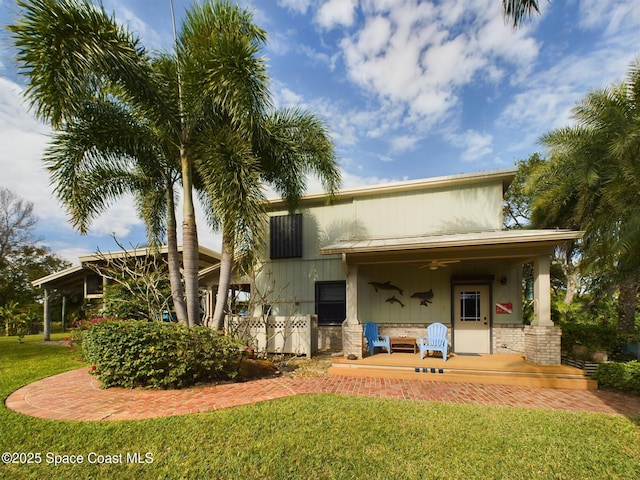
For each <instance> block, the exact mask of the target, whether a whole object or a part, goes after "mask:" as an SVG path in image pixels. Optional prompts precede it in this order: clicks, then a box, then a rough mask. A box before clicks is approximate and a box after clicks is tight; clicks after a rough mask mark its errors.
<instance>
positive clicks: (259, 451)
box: [0, 335, 640, 480]
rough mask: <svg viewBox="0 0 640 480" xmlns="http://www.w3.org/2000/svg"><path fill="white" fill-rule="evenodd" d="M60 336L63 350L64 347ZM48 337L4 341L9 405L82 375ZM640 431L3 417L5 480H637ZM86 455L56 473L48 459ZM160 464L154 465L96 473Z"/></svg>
mask: <svg viewBox="0 0 640 480" xmlns="http://www.w3.org/2000/svg"><path fill="white" fill-rule="evenodd" d="M62 336H63V335H60V336H57V335H56V336H53V339H56V338H61V337H62ZM40 339H41V337H40V336H38V337H27V338H26V340H25V342H26V343H25V344H23V345H20V344H19V343H18V342H17V340H16V339H15V338H5V337H2V338H0V397H2V399H4V398H6V396H7V395H9V393H11V392H12V391H14V390H15V389H17V388H18V387H20V386H22V385H25V384H27V383H29V382H31V381H33V380H35V379H38V378H41V377H44V376H47V375H51V374H54V373H58V372H61V371H64V370H68V369H71V368H76V367H79V366H81V365H82V364H80V363H79V362H77V361H76V360H75V359H74V354H73V352H72V351H71V350H70V349H69V348H66V347H59V346H52V345H42V344H40V343H38V342H39V341H40ZM638 423H639V419H638V418H635V419H630V418H625V417H622V416H613V415H604V414H593V413H566V412H556V411H541V410H529V409H523V408H503V407H482V406H474V405H448V404H439V403H428V402H418V401H406V400H380V399H372V398H358V397H347V396H338V395H303V396H298V397H290V398H286V399H280V400H275V401H269V402H263V403H258V404H254V405H247V406H243V407H238V408H230V409H224V410H219V411H216V412H210V413H204V414H198V415H187V416H180V417H168V418H159V419H152V420H139V421H129V422H106V421H105V422H68V421H66V422H65V421H49V420H40V419H35V418H30V417H26V416H24V415H20V414H17V413H14V412H11V411H8V410H7V409H6V408H5V407H4V403H3V405H2V407H0V453H1V452H39V453H40V454H41V456H42V463H41V464H40V465H0V478H20V479H23V478H105V479H106V478H109V479H111V478H135V479H145V478H154V479H155V478H168V479H169V478H170V479H174V478H223V479H227V478H228V479H236V478H238V479H240V478H255V479H305V480H306V479H309V478H313V479H360V478H362V479H370V478H374V479H375V478H380V479H396V478H398V479H399V478H402V479H405V478H406V479H429V478H446V479H476V478H477V479H491V478H496V479H498V478H499V479H540V478H542V479H571V480H575V479H591V478H593V479H602V478H607V479H625V478H628V479H633V480H637V479H638V478H640V427H639V426H638ZM47 452H51V454H57V455H82V456H83V457H84V459H85V463H83V464H82V465H59V466H53V465H49V464H47V463H46V459H47V457H46V454H47ZM91 452H95V453H97V454H103V455H105V454H109V455H114V456H116V457H115V458H119V457H118V456H119V455H122V457H123V460H125V462H126V455H127V453H129V454H132V453H134V452H141V453H142V456H143V458H144V454H145V453H146V452H150V454H151V455H152V458H153V463H149V464H133V463H128V464H127V463H124V464H117V465H106V464H102V465H97V464H93V465H92V464H88V463H87V460H88V459H87V456H88V455H89V454H90V453H91Z"/></svg>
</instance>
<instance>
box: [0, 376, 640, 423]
mask: <svg viewBox="0 0 640 480" xmlns="http://www.w3.org/2000/svg"><path fill="white" fill-rule="evenodd" d="M305 393H335V394H339V395H358V396H368V397H377V398H400V399H408V400H422V401H436V402H447V403H468V404H478V405H496V406H509V407H528V408H546V409H554V410H567V411H589V412H601V413H609V414H621V415H640V397H637V396H631V395H623V394H619V393H614V392H606V391H593V390H591V391H589V390H562V389H550V388H538V387H519V386H506V385H479V384H468V383H449V382H433V381H422V380H401V379H388V378H365V377H362V378H361V377H346V376H334V375H323V376H317V377H310V378H299V377H277V378H270V379H263V380H255V381H252V382H244V383H230V384H224V385H209V386H202V387H195V388H190V389H186V390H127V389H123V388H109V389H106V390H103V389H101V388H100V384H99V382H97V381H96V380H95V378H94V377H92V376H91V375H89V373H88V372H87V370H86V368H80V369H77V370H72V371H70V372H65V373H61V374H59V375H54V376H52V377H48V378H44V379H42V380H38V381H37V382H34V383H32V384H30V385H27V386H25V387H22V388H20V389H19V390H16V391H15V392H14V393H12V394H11V395H10V396H9V397H8V398H7V400H6V402H5V403H6V405H7V407H8V408H10V409H11V410H14V411H16V412H20V413H23V414H25V415H30V416H33V417H39V418H49V419H57V420H129V419H140V418H153V417H161V416H169V415H183V414H188V413H197V412H206V411H210V410H217V409H220V408H228V407H234V406H238V405H244V404H248V403H254V402H261V401H264V400H273V399H276V398H282V397H288V396H291V395H298V394H305Z"/></svg>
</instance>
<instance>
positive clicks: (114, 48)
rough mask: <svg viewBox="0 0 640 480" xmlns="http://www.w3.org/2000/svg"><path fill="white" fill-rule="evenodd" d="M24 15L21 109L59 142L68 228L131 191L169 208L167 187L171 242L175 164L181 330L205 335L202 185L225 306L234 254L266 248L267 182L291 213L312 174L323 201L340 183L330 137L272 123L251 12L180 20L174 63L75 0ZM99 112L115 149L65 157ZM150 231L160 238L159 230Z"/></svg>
mask: <svg viewBox="0 0 640 480" xmlns="http://www.w3.org/2000/svg"><path fill="white" fill-rule="evenodd" d="M18 5H19V6H20V7H21V8H22V9H23V14H22V16H21V17H20V19H19V20H18V22H16V24H14V25H11V26H10V27H9V28H10V30H11V31H12V32H13V37H14V40H15V43H16V46H17V47H18V54H17V59H18V62H19V64H20V66H21V67H22V69H23V73H24V74H25V75H27V77H28V79H29V84H28V88H27V92H26V93H27V98H28V99H29V100H30V102H31V104H32V105H33V107H34V110H35V113H36V115H37V116H38V117H40V118H42V119H44V120H47V121H50V122H51V124H52V126H53V127H54V129H56V130H58V131H59V132H62V133H61V134H60V135H58V136H57V137H56V139H55V140H54V144H53V146H52V148H51V149H50V151H49V154H48V159H49V161H50V166H51V168H52V172H53V180H54V181H55V182H56V183H57V185H58V187H57V190H56V193H57V194H58V196H59V197H60V198H61V200H63V201H64V202H65V203H66V204H67V205H68V206H71V207H70V208H71V209H72V211H73V209H76V210H77V212H76V213H77V217H76V218H79V219H90V218H92V216H95V215H96V214H97V213H99V212H100V211H102V210H103V209H104V208H106V205H107V202H108V201H109V200H111V199H113V198H116V197H117V196H119V195H121V194H123V193H124V192H126V191H136V192H139V194H140V197H139V198H140V199H141V201H140V203H139V205H140V206H141V207H148V206H149V205H155V206H158V205H163V203H162V202H163V201H162V200H161V197H160V196H159V192H160V191H161V190H162V189H163V188H164V189H165V190H164V191H165V197H164V198H165V199H166V201H165V202H164V205H166V212H167V214H168V216H167V232H168V233H169V234H170V232H171V231H172V221H173V222H175V217H172V216H171V214H172V212H173V206H172V202H173V194H172V190H171V189H172V188H173V186H174V184H175V180H176V177H175V176H173V174H172V173H169V172H173V170H171V169H170V168H173V165H174V163H173V162H176V164H179V171H180V181H181V183H182V198H183V204H184V210H183V247H184V248H183V267H184V268H183V270H184V279H185V291H186V300H187V302H186V303H187V305H186V307H187V319H188V324H189V325H193V324H195V323H198V322H199V301H198V277H197V274H198V237H197V227H196V218H195V208H194V201H193V193H194V186H195V185H196V184H198V183H199V182H202V191H201V192H200V198H201V200H203V201H204V202H205V203H206V204H207V206H208V207H209V208H208V220H209V223H210V224H211V225H212V226H213V227H216V228H220V229H221V230H222V233H223V252H222V253H223V264H222V268H221V282H220V283H221V286H220V289H221V290H223V289H224V295H221V299H222V298H223V296H224V297H225V298H226V289H225V288H223V285H224V283H225V282H226V284H227V287H228V281H229V275H230V271H231V266H232V265H233V259H234V255H235V254H236V253H237V252H240V253H242V252H246V251H247V250H248V249H250V248H251V247H252V246H255V245H256V244H257V243H258V242H259V240H260V238H261V227H262V222H263V218H264V217H263V213H264V211H263V209H264V197H263V193H262V188H263V187H262V185H263V182H265V181H266V182H271V183H273V184H274V185H275V187H276V189H277V190H278V191H280V192H282V193H283V195H285V196H286V198H288V199H289V200H290V205H291V206H293V205H294V204H295V200H296V199H297V198H299V197H300V195H301V194H302V192H303V191H304V185H305V183H304V179H305V175H306V173H314V172H315V173H318V174H319V175H320V176H321V178H322V179H323V181H324V182H325V185H326V186H327V188H328V189H329V190H330V191H334V190H335V188H337V184H338V182H339V173H338V170H337V165H336V163H335V158H334V155H333V149H332V146H331V142H330V141H329V138H328V135H327V134H326V131H325V129H324V127H323V126H322V125H321V124H320V123H319V122H318V121H317V120H316V119H315V118H314V117H313V116H312V115H310V114H307V113H305V112H298V111H293V110H291V111H280V112H274V111H273V110H272V108H271V102H270V97H269V92H268V86H267V83H268V77H267V75H266V67H265V63H264V60H263V59H262V58H261V57H259V55H258V54H259V52H260V47H261V46H262V45H263V44H264V42H265V40H266V34H265V32H264V31H263V30H261V29H260V28H258V27H257V26H255V25H254V24H253V23H252V15H251V13H249V12H248V11H247V10H241V9H240V8H239V7H237V6H232V5H231V4H229V3H228V2H226V1H222V2H215V3H214V2H209V1H207V2H205V3H204V4H202V5H198V6H194V7H192V8H191V9H189V10H188V11H187V12H186V17H185V20H184V22H183V24H182V29H181V31H180V32H179V34H178V35H177V38H176V49H175V52H173V53H165V54H162V55H159V56H157V57H152V56H150V55H149V54H148V53H147V52H146V51H145V49H144V48H143V47H142V46H141V45H140V42H139V40H138V39H137V38H136V37H134V36H133V35H131V34H130V33H128V32H127V31H126V30H124V29H123V28H122V27H120V26H119V25H118V24H117V23H116V21H115V19H114V18H112V17H109V16H108V15H107V14H106V13H105V11H104V9H103V8H96V7H95V6H93V5H92V4H90V3H87V2H81V3H76V2H74V1H72V0H61V1H54V0H24V1H22V0H20V1H18ZM102 108H104V109H105V111H106V110H109V114H111V115H113V116H116V117H119V118H118V120H114V121H113V123H111V125H113V128H114V129H117V130H118V131H116V130H114V131H112V132H111V141H112V143H108V142H106V143H105V141H104V139H103V140H102V142H103V143H102V144H99V143H97V142H100V140H97V141H96V143H95V144H92V143H91V142H87V143H84V144H83V148H80V149H79V152H75V153H77V155H76V157H73V156H70V155H69V152H67V151H66V147H65V146H64V145H63V143H64V142H66V141H69V143H70V144H71V143H72V142H71V141H70V138H71V136H73V133H74V132H75V131H76V130H78V131H79V130H83V131H84V132H87V131H88V130H87V127H89V126H93V127H96V125H95V123H96V122H97V121H102V119H100V116H99V115H98V113H96V111H99V112H100V113H102V111H101V109H102ZM99 119H100V120H99ZM134 125H135V126H136V127H138V128H140V129H141V133H140V136H138V135H133V136H127V135H126V133H123V135H121V134H120V132H119V128H123V129H124V128H125V127H127V126H131V127H132V128H133V126H134ZM98 127H99V126H98ZM105 129H106V127H104V128H102V129H100V128H98V132H102V131H104V130H105ZM89 130H90V131H91V133H93V130H91V129H89ZM103 133H104V132H103ZM65 135H66V136H65ZM96 135H97V134H96ZM145 135H146V137H144V138H142V137H143V136H145ZM75 140H76V141H83V140H84V139H82V138H80V139H78V138H75ZM147 140H148V142H147ZM121 141H123V142H129V143H127V144H125V145H120V142H121ZM142 143H144V145H142ZM154 143H155V144H156V145H157V148H155V149H154V148H153V144H154ZM70 147H71V148H74V147H73V146H72V145H70ZM76 147H77V146H76ZM74 158H75V163H74ZM127 162H130V163H131V162H133V163H135V168H131V167H132V165H131V164H130V163H129V164H127ZM154 162H155V163H154ZM154 165H155V166H154ZM156 166H157V167H158V168H156ZM76 167H77V168H76ZM74 168H76V170H74ZM167 168H169V169H167ZM89 172H90V173H91V175H92V177H93V178H94V180H96V179H98V178H99V179H100V181H101V182H102V183H100V185H101V186H102V187H103V188H102V189H101V190H104V195H103V194H102V192H100V191H97V190H96V191H93V192H92V191H90V190H91V187H90V186H91V184H90V183H87V182H85V181H84V178H86V177H85V175H86V174H88V173H89ZM65 178H71V179H73V180H74V181H70V182H66V180H65ZM141 178H144V179H145V180H144V181H143V180H140V179H141ZM154 182H155V183H154ZM63 183H64V184H63ZM85 194H88V195H89V199H88V200H87V201H85V199H84V195H85ZM143 210H144V209H143V208H141V212H142V211H143ZM144 211H145V212H146V210H144ZM153 211H154V212H160V211H163V209H161V208H156V209H154V210H153ZM143 213H144V212H143ZM154 218H155V220H154ZM147 220H148V224H149V225H151V226H155V227H158V225H160V223H159V222H158V221H157V217H154V216H148V217H147ZM154 222H155V223H154ZM170 267H171V264H170ZM173 271H174V272H175V271H176V270H175V269H174V270H173ZM219 304H220V306H222V305H223V304H224V302H223V301H220V300H219ZM220 318H221V317H220Z"/></svg>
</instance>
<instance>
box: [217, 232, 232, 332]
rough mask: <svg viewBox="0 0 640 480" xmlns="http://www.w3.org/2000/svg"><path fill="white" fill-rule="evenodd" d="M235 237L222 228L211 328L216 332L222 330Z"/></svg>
mask: <svg viewBox="0 0 640 480" xmlns="http://www.w3.org/2000/svg"><path fill="white" fill-rule="evenodd" d="M234 240H235V236H234V234H233V232H230V231H228V229H227V228H225V225H223V226H222V258H221V259H220V277H219V281H218V294H217V296H216V308H215V310H214V312H213V327H214V328H215V329H216V330H222V329H223V328H224V313H225V312H224V307H225V306H226V304H227V296H228V295H229V285H230V284H231V271H232V269H233V260H234V258H233V251H234V243H235V242H234Z"/></svg>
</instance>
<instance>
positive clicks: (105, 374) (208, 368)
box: [82, 320, 240, 388]
mask: <svg viewBox="0 0 640 480" xmlns="http://www.w3.org/2000/svg"><path fill="white" fill-rule="evenodd" d="M239 346H240V345H239V344H238V342H236V341H235V340H233V339H231V338H230V337H227V336H224V335H222V334H221V333H219V332H216V331H213V330H211V329H209V328H206V327H201V326H196V327H191V328H189V327H186V326H184V325H180V324H172V323H163V322H144V321H135V320H130V321H126V320H124V321H123V320H118V321H109V322H97V323H95V324H94V325H93V326H91V327H90V328H89V329H87V330H85V331H84V332H83V334H82V351H83V354H84V358H85V359H86V361H87V362H89V363H90V364H91V371H92V373H93V374H94V375H96V376H98V377H99V378H100V380H101V381H102V384H103V386H104V387H105V388H108V387H111V386H121V387H125V388H135V387H150V388H184V387H188V386H190V385H194V384H195V383H197V382H201V381H209V380H222V379H227V378H232V377H234V376H235V375H236V371H237V365H238V362H237V358H238V351H239Z"/></svg>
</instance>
